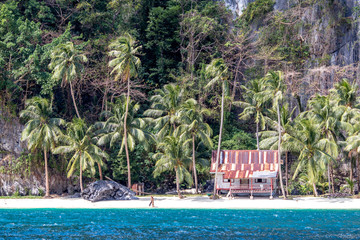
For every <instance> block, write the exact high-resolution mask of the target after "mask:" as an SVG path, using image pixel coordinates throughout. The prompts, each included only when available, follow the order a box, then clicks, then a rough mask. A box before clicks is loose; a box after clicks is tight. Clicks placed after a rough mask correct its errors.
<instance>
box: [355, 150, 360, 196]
mask: <svg viewBox="0 0 360 240" xmlns="http://www.w3.org/2000/svg"><path fill="white" fill-rule="evenodd" d="M359 167H360V164H359V155H357V157H356V176H357V184H358V192H359V193H360V171H359Z"/></svg>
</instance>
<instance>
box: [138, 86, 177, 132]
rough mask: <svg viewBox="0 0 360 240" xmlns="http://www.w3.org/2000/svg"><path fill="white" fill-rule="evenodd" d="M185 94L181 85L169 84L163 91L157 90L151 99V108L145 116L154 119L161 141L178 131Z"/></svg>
mask: <svg viewBox="0 0 360 240" xmlns="http://www.w3.org/2000/svg"><path fill="white" fill-rule="evenodd" d="M183 92H184V91H183V90H182V89H181V88H180V86H179V85H175V84H167V85H165V86H164V87H163V88H162V89H157V90H155V95H154V96H152V97H151V98H150V101H151V102H152V104H151V108H150V109H148V110H146V111H145V112H144V115H145V116H149V117H152V118H153V119H154V120H153V122H154V124H155V127H154V128H155V130H157V134H156V135H157V136H158V137H159V138H160V139H161V138H163V137H164V136H166V135H168V134H171V133H173V132H174V131H175V130H176V127H177V125H178V123H179V110H180V108H181V106H182V103H183Z"/></svg>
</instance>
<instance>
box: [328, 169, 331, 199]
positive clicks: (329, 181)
mask: <svg viewBox="0 0 360 240" xmlns="http://www.w3.org/2000/svg"><path fill="white" fill-rule="evenodd" d="M328 184H329V194H331V177H330V162H329V163H328Z"/></svg>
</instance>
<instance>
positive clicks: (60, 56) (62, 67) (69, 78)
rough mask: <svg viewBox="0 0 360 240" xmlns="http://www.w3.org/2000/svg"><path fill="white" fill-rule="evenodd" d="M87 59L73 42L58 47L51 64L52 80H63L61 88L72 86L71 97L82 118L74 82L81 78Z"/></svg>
mask: <svg viewBox="0 0 360 240" xmlns="http://www.w3.org/2000/svg"><path fill="white" fill-rule="evenodd" d="M87 60H88V59H87V57H86V56H85V55H84V54H83V53H81V51H79V50H78V49H76V47H75V46H74V44H73V43H72V42H67V43H64V44H60V45H58V46H57V47H56V48H55V49H54V50H53V52H52V53H51V62H50V64H49V68H50V69H51V70H52V78H53V79H55V80H60V79H61V80H62V81H61V86H62V87H64V86H65V85H66V84H69V86H70V92H71V97H72V100H73V104H74V108H75V111H76V115H77V117H78V118H80V114H79V111H78V108H77V106H76V101H75V95H74V90H73V82H74V81H76V79H77V78H78V77H79V76H80V73H81V72H82V71H83V69H84V66H83V65H82V63H85V62H87Z"/></svg>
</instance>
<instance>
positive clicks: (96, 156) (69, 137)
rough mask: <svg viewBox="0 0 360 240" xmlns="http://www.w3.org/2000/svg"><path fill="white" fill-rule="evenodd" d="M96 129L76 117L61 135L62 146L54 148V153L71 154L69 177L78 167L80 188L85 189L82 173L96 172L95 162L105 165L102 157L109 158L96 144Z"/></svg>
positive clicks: (68, 168)
mask: <svg viewBox="0 0 360 240" xmlns="http://www.w3.org/2000/svg"><path fill="white" fill-rule="evenodd" d="M93 133H94V129H93V127H88V126H87V125H86V123H85V122H84V121H83V120H81V119H79V118H74V119H73V120H72V122H70V123H68V124H67V131H66V135H61V136H59V142H60V146H58V147H56V148H55V149H54V150H53V153H54V154H67V153H68V154H71V155H72V156H71V158H70V161H69V164H68V167H67V170H68V174H67V176H68V177H71V176H72V175H73V173H74V171H75V170H76V169H79V172H80V189H81V192H82V191H83V182H82V173H83V171H84V170H86V169H90V171H91V173H92V174H95V164H99V165H101V166H103V165H104V163H103V161H102V159H103V158H108V155H107V153H105V152H104V151H102V150H101V149H100V148H99V147H98V146H96V144H95V141H94V139H93V137H94V136H93Z"/></svg>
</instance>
